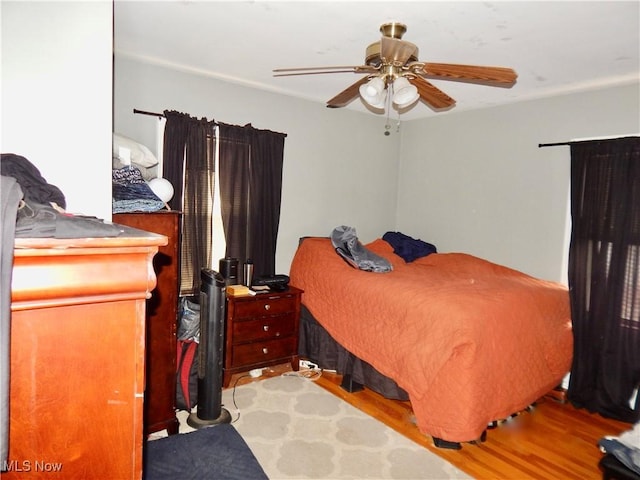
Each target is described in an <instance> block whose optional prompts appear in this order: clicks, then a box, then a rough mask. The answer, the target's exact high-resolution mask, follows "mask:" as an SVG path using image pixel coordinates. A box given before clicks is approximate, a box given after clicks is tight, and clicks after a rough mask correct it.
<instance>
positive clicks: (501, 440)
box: [230, 364, 631, 480]
mask: <svg viewBox="0 0 640 480" xmlns="http://www.w3.org/2000/svg"><path fill="white" fill-rule="evenodd" d="M290 370H291V368H290V365H289V364H285V365H278V366H275V367H272V368H267V369H266V370H265V371H264V375H263V376H262V377H260V378H258V379H253V378H251V377H249V376H248V375H246V374H244V375H243V374H237V375H235V376H234V377H232V379H231V383H230V385H231V386H234V385H236V384H237V385H242V384H243V383H248V382H251V381H260V380H261V379H264V378H268V377H272V376H276V375H281V374H282V373H284V372H287V371H290ZM341 381H342V377H341V376H340V375H337V374H335V373H330V372H323V374H322V376H320V378H318V379H317V380H316V382H317V384H318V385H319V386H321V387H323V388H325V389H327V390H328V391H330V392H331V393H333V394H334V395H337V396H338V397H340V398H342V399H344V400H345V401H347V402H349V403H350V404H352V405H354V406H355V407H357V408H358V409H360V410H362V411H363V412H366V413H367V414H369V415H371V416H373V417H375V418H377V419H378V420H380V421H382V422H384V423H385V424H387V425H388V426H389V427H391V428H393V429H394V430H396V431H398V432H399V433H401V434H402V435H405V436H406V437H408V438H410V439H412V440H413V441H415V442H416V443H418V444H420V445H423V446H424V447H425V448H427V449H428V450H429V451H431V452H433V453H435V454H436V455H439V456H440V457H442V458H444V459H446V460H447V461H448V462H450V463H452V464H454V465H455V466H457V467H458V468H460V469H461V470H463V471H465V472H466V473H468V474H469V475H471V476H472V477H474V478H477V479H492V480H493V479H504V480H524V479H536V480H541V479H553V480H558V479H562V480H574V479H575V480H590V479H601V478H602V472H601V471H600V470H599V469H598V461H599V460H600V458H601V457H602V453H601V452H600V450H599V449H598V446H597V442H598V440H599V439H600V438H602V437H603V436H604V435H619V434H620V433H622V432H623V431H625V430H629V429H630V428H631V425H630V424H627V423H623V422H617V421H615V420H609V419H606V418H603V417H601V416H600V415H598V414H591V413H589V412H586V411H584V410H578V409H576V408H574V407H573V406H571V405H570V404H569V403H561V402H559V401H558V400H556V399H553V398H551V397H545V398H543V399H541V400H540V401H539V402H538V403H537V404H536V406H535V407H534V408H533V409H532V410H531V411H528V412H524V413H521V414H520V415H518V416H516V417H514V418H513V419H511V420H509V421H508V422H504V423H501V424H500V425H499V426H498V427H497V428H494V429H490V430H488V431H487V438H486V441H485V442H483V443H480V444H469V443H465V444H463V447H462V449H461V450H446V449H440V448H436V447H435V446H434V445H433V441H432V439H431V437H429V436H425V435H423V434H422V433H420V431H419V430H418V428H417V427H416V426H415V424H414V422H413V421H412V419H413V412H412V410H411V404H410V403H409V402H400V401H395V400H387V399H385V398H383V397H382V396H380V395H378V394H376V393H375V392H372V391H370V390H368V389H365V390H364V391H361V392H357V393H348V392H346V391H344V390H343V389H341V388H340V382H341Z"/></svg>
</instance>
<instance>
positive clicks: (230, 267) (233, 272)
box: [220, 257, 239, 285]
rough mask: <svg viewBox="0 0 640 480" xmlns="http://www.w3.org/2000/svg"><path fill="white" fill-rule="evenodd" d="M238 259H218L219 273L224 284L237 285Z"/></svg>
mask: <svg viewBox="0 0 640 480" xmlns="http://www.w3.org/2000/svg"><path fill="white" fill-rule="evenodd" d="M238 263H239V261H238V259H237V258H232V257H225V258H221V259H220V275H222V277H223V278H224V283H225V285H238V283H239V281H238Z"/></svg>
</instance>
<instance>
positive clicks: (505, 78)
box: [273, 23, 517, 111]
mask: <svg viewBox="0 0 640 480" xmlns="http://www.w3.org/2000/svg"><path fill="white" fill-rule="evenodd" d="M406 30H407V27H406V25H403V24H401V23H385V24H383V25H382V26H381V27H380V32H381V33H382V37H381V39H380V41H379V42H375V43H372V44H371V45H369V46H368V47H367V49H366V55H365V60H364V65H358V66H333V67H307V68H278V69H274V70H273V72H274V76H276V77H280V76H291V75H315V74H323V73H345V72H353V73H361V74H365V76H364V77H362V78H360V80H358V81H357V82H355V83H354V84H352V85H350V86H349V87H347V88H346V89H344V90H343V91H342V92H340V93H338V94H337V95H336V96H335V97H333V98H332V99H330V100H329V101H328V102H327V107H329V108H340V107H344V106H346V105H347V104H349V103H350V102H351V101H352V100H354V99H355V98H356V97H358V95H360V97H362V99H363V100H364V101H365V102H366V103H367V104H368V105H370V106H371V107H373V108H381V109H383V110H384V109H386V108H389V109H390V107H391V103H393V105H394V107H395V108H396V109H397V110H398V111H400V110H402V109H407V108H409V107H411V106H413V105H414V104H415V103H416V102H417V100H418V99H421V100H422V101H423V102H424V103H426V104H427V105H429V106H430V107H431V108H433V109H434V110H443V109H448V108H450V107H452V106H453V105H455V103H456V102H455V100H454V99H453V98H451V97H450V96H449V95H447V94H446V93H444V92H443V91H442V90H440V89H439V88H438V87H436V86H435V85H433V84H432V83H431V82H429V80H428V79H436V80H454V81H459V82H466V83H476V84H482V85H488V86H501V87H511V86H512V85H513V84H514V83H515V81H516V78H517V74H516V72H515V71H513V70H512V69H511V68H504V67H487V66H476V65H458V64H450V63H427V62H421V61H419V60H418V47H416V46H415V45H414V44H413V43H410V42H407V41H405V40H402V35H404V33H405V32H406Z"/></svg>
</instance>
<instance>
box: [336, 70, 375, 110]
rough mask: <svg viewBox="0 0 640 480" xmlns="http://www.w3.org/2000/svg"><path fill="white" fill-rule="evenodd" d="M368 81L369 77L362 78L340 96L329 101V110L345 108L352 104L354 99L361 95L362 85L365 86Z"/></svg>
mask: <svg viewBox="0 0 640 480" xmlns="http://www.w3.org/2000/svg"><path fill="white" fill-rule="evenodd" d="M368 81H369V77H362V78H361V79H360V80H358V81H357V82H356V83H354V84H353V85H350V86H349V87H347V88H345V89H344V90H343V91H341V92H340V93H339V94H337V95H336V96H335V97H333V98H332V99H331V100H329V101H328V102H327V107H328V108H340V107H344V106H345V105H347V104H348V103H349V102H351V101H352V100H353V99H354V98H356V97H357V96H358V95H360V85H363V84H365V83H367V82H368Z"/></svg>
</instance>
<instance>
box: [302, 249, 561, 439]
mask: <svg viewBox="0 0 640 480" xmlns="http://www.w3.org/2000/svg"><path fill="white" fill-rule="evenodd" d="M363 247H364V248H365V249H366V250H367V251H369V252H372V253H373V254H374V255H378V256H380V257H382V258H384V259H387V260H388V261H389V263H390V264H391V266H392V270H391V271H388V272H385V273H374V272H371V271H364V270H361V269H359V268H355V267H354V266H353V265H350V264H349V263H347V262H345V261H344V259H343V258H341V256H339V255H338V254H337V253H336V251H335V248H334V245H333V244H332V242H331V239H329V238H319V237H310V238H305V239H303V240H301V242H300V245H299V247H298V249H297V251H296V253H295V255H294V258H293V261H292V264H291V269H290V280H291V284H292V285H294V286H296V287H298V288H301V289H303V290H304V295H303V308H302V311H303V314H302V318H301V326H300V331H301V342H300V354H301V355H302V356H306V357H307V358H310V359H311V360H312V361H316V362H317V363H318V364H319V366H320V367H321V368H334V369H337V370H338V372H339V373H347V374H348V375H349V376H351V375H352V374H354V375H355V376H357V377H358V381H364V383H365V385H367V386H370V385H371V386H373V389H374V390H376V391H378V392H379V393H382V394H383V395H385V396H388V397H389V398H397V399H400V400H403V399H409V400H410V401H411V406H412V409H413V411H414V414H415V417H416V422H417V426H418V428H419V429H420V431H421V432H422V433H424V434H426V435H431V436H432V437H433V438H434V441H435V442H436V445H438V446H445V447H449V448H459V444H460V443H461V442H475V441H477V440H479V439H481V438H482V437H483V436H484V435H485V434H486V429H487V427H488V425H490V424H492V423H494V422H496V421H499V420H503V419H505V418H508V417H509V416H511V415H512V414H514V413H517V412H520V411H522V410H524V409H526V408H528V407H529V406H530V405H532V404H533V403H535V402H536V401H537V400H538V399H540V398H541V397H543V396H544V395H545V394H547V393H549V392H550V391H552V390H554V389H555V388H556V387H557V386H558V385H559V384H560V383H561V382H562V379H563V377H564V376H565V375H566V374H567V373H568V371H569V369H570V366H571V360H572V348H573V345H572V342H573V339H572V333H571V316H570V306H569V294H568V290H567V288H566V287H565V286H563V285H561V284H558V283H554V282H550V281H543V280H540V279H536V278H533V277H531V276H528V275H526V274H524V273H521V272H519V271H516V270H513V269H510V268H507V267H504V266H501V265H497V264H494V263H491V262H488V261H486V260H483V259H480V258H477V257H474V256H472V255H468V254H464V253H431V254H428V255H426V256H423V257H420V258H417V259H415V260H413V261H410V262H407V261H405V260H404V259H403V258H402V257H401V256H399V255H396V254H395V253H394V248H393V247H392V246H391V244H390V243H388V242H387V241H385V240H383V239H382V238H379V239H376V240H375V241H373V242H371V243H368V244H366V245H364V246H363ZM314 357H315V358H314ZM346 370H348V371H346ZM454 446H457V447H454Z"/></svg>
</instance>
